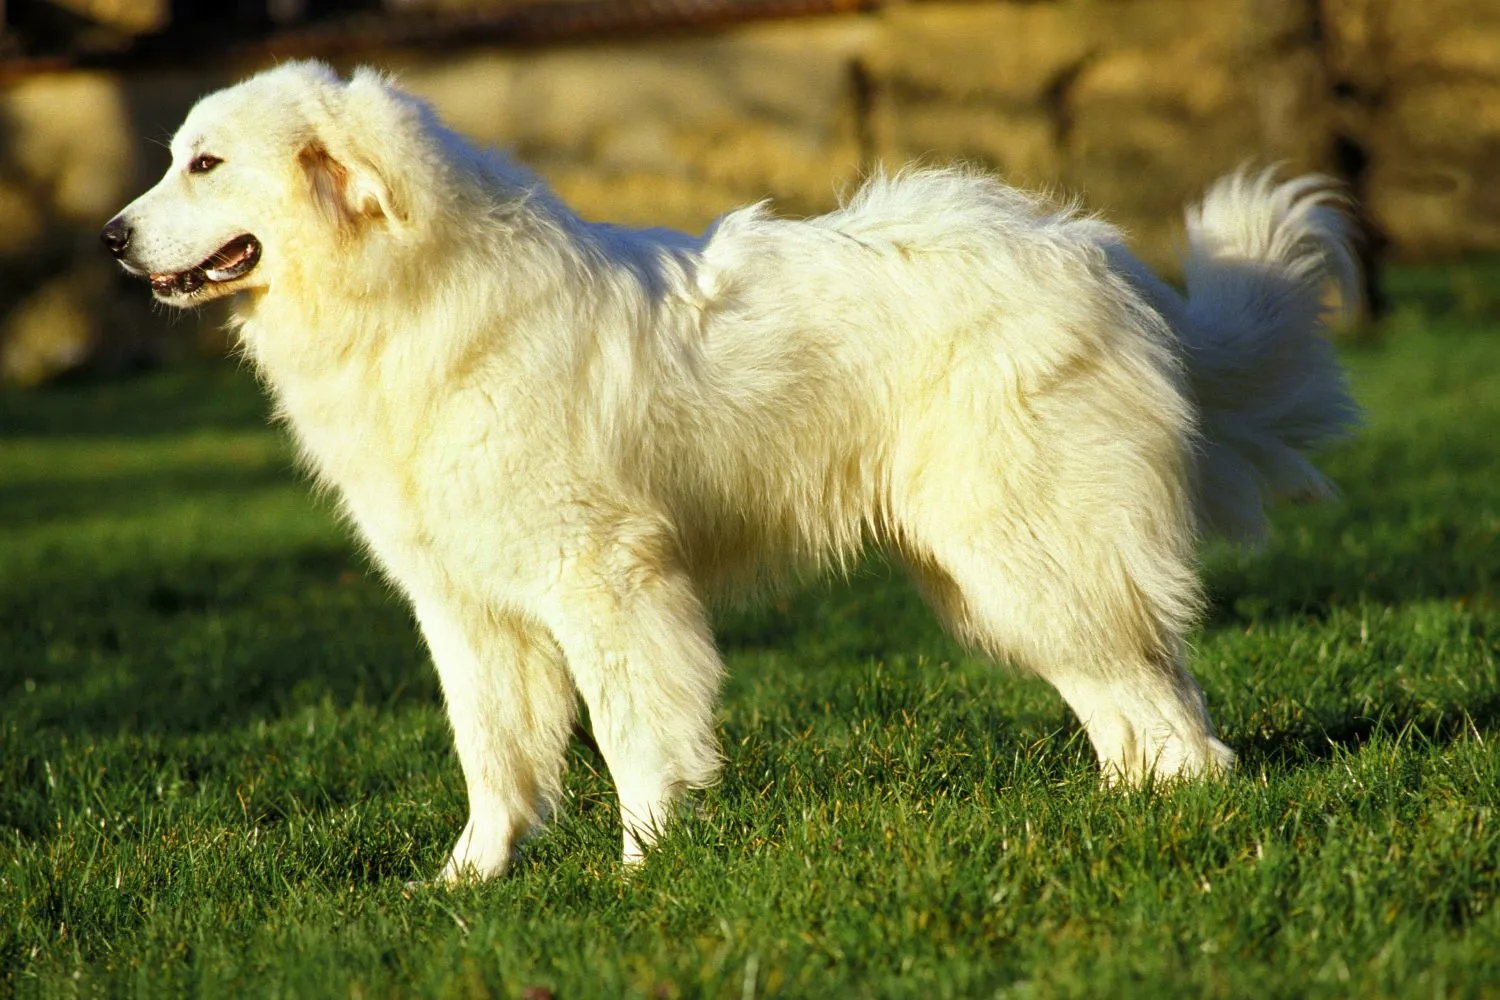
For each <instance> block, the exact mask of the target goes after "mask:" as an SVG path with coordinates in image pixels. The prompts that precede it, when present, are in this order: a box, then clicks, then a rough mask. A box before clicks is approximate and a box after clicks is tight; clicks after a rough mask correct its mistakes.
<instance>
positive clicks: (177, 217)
mask: <svg viewBox="0 0 1500 1000" xmlns="http://www.w3.org/2000/svg"><path fill="white" fill-rule="evenodd" d="M205 154H208V155H209V156H211V157H212V158H213V159H215V160H219V161H222V162H217V163H211V164H209V167H208V169H199V168H202V167H203V166H204V164H205V163H208V162H209V161H206V160H201V159H199V158H200V157H202V156H204V155H205ZM172 156H173V166H172V168H171V169H170V170H169V172H168V173H167V175H166V176H165V177H164V178H163V179H162V181H161V182H160V183H159V184H157V185H156V186H155V187H154V188H152V189H151V190H150V191H149V192H147V193H146V194H144V195H143V196H142V197H141V198H140V199H138V200H137V201H136V202H134V203H133V204H131V205H130V206H129V207H128V208H127V209H125V211H124V212H123V213H121V216H120V217H119V218H118V219H117V220H116V222H115V223H113V224H112V225H114V226H115V227H116V228H117V229H118V228H119V227H125V228H124V229H123V230H121V231H122V232H126V233H128V235H129V244H128V246H126V247H124V248H123V249H121V250H120V254H121V259H122V261H123V262H124V263H125V265H126V266H127V268H129V269H130V270H132V271H135V272H138V273H149V274H152V275H155V276H157V278H158V279H161V283H160V284H159V287H158V289H157V292H158V296H159V297H160V298H162V300H163V301H166V302H168V303H170V304H173V305H181V306H192V305H196V304H197V303H199V302H201V301H204V300H206V299H208V298H212V297H216V296H219V295H225V294H229V293H231V292H237V293H239V294H238V295H237V297H236V299H235V300H234V303H233V307H234V312H235V315H236V317H237V323H238V324H239V331H240V335H241V336H242V338H243V342H244V345H245V347H246V349H247V350H248V353H249V355H250V357H251V358H253V359H254V363H255V365H256V367H257V368H258V370H259V371H260V372H261V374H262V375H263V377H264V379H265V381H266V383H267V384H268V386H269V387H270V391H271V392H272V393H273V394H274V396H275V398H276V401H277V404H278V406H279V410H280V413H281V415H282V416H283V418H284V419H285V420H286V422H287V423H288V424H289V426H290V427H291V429H292V431H293V433H294V434H295V436H296V439H297V441H298V442H299V444H300V445H301V448H302V451H303V453H304V454H305V456H306V460H307V462H308V464H309V465H310V466H311V468H312V469H313V470H314V472H315V473H316V475H317V477H318V478H319V479H320V480H321V481H322V482H324V483H326V484H328V485H330V486H331V487H332V488H333V489H334V491H335V492H336V494H337V496H338V497H339V499H340V502H341V504H342V506H343V509H344V510H345V511H346V512H347V514H348V516H349V518H350V520H351V521H353V523H354V524H355V525H356V526H357V528H358V530H359V533H360V534H361V536H362V537H363V538H364V540H365V542H366V543H367V544H368V546H369V548H370V550H371V552H372V553H373V554H374V557H375V559H376V560H377V561H378V562H379V564H380V566H381V567H382V568H383V569H384V570H385V572H386V573H387V574H388V575H389V577H390V579H391V580H393V581H394V582H395V584H396V585H397V586H399V587H400V588H401V590H402V591H403V592H404V593H405V594H406V595H407V596H408V597H409V598H410V600H411V602H412V605H413V607H414V608H415V611H416V616H417V619H418V621H419V623H420V625H421V628H422V632H423V634H424V635H425V637H426V640H427V643H428V646H429V647H430V649H431V652H432V656H433V659H434V661H435V663H436V665H437V669H438V673H439V675H440V676H441V678H442V685H443V690H444V694H445V697H446V700H447V704H448V710H449V713H450V716H451V719H452V724H453V731H454V737H455V740H456V743H457V748H458V754H459V757H460V760H461V761H462V764H463V770H464V776H465V779H466V781H467V784H468V792H469V799H470V808H471V813H470V818H469V822H468V825H467V826H466V827H465V828H464V831H463V833H462V835H461V836H460V837H459V840H458V843H457V844H456V846H455V847H454V849H453V853H452V857H451V859H450V860H449V862H448V865H447V867H446V868H445V870H444V876H445V877H447V878H456V877H460V876H462V875H465V874H477V875H481V876H487V875H492V874H495V873H497V872H499V871H501V870H502V869H503V868H504V867H505V865H506V863H507V860H508V859H509V857H510V855H511V852H512V850H513V848H514V846H515V844H516V841H517V839H518V838H519V837H520V836H521V835H522V834H523V833H524V832H525V831H526V830H527V829H528V828H530V827H531V826H533V825H534V824H537V823H539V822H540V821H542V819H543V818H544V817H545V815H546V812H547V809H548V807H549V806H550V805H551V804H553V803H554V802H555V801H556V799H557V798H558V796H559V793H560V788H561V784H560V769H561V767H562V762H563V756H564V747H565V744H566V742H567V740H568V738H569V733H570V728H571V725H572V722H573V718H574V709H575V703H576V699H577V697H578V696H580V695H581V696H582V698H583V700H584V701H585V702H586V703H587V705H588V707H589V713H590V716H591V718H592V720H593V724H594V726H595V736H596V738H597V740H598V743H599V746H600V749H601V750H602V752H603V754H604V756H605V758H606V760H607V761H608V763H609V767H610V770H611V773H612V775H613V777H614V779H615V781H616V783H617V786H618V790H619V797H620V808H621V815H622V818H623V821H624V855H625V858H626V860H627V861H634V860H637V859H639V857H640V854H641V851H642V849H643V848H644V847H646V846H647V845H649V843H650V842H651V841H652V840H653V839H654V836H655V831H656V830H657V829H658V828H659V825H660V823H661V822H662V821H664V820H665V819H666V818H667V817H668V815H669V813H670V811H671V808H672V804H673V801H674V800H675V799H676V798H677V797H678V795H679V794H680V793H681V791H682V790H683V789H684V788H687V787H690V786H699V785H704V784H707V783H709V782H711V781H712V780H713V778H714V775H715V773H716V771H717V769H718V766H719V754H718V750H717V744H716V740H715V735H714V708H715V699H716V696H717V692H718V689H719V683H720V678H721V675H722V673H723V667H722V665H721V662H720V659H719V656H718V654H717V652H716V651H715V648H714V642H713V638H712V636H711V635H710V632H709V625H708V617H707V614H706V611H705V606H706V605H707V604H709V603H710V602H712V601H714V600H716V599H719V598H722V597H724V596H726V595H728V596H735V595H754V594H756V593H759V592H762V591H764V590H766V589H767V588H768V587H774V586H775V585H777V584H778V583H779V582H781V581H785V580H787V579H788V578H789V577H795V576H797V575H798V574H802V573H807V572H815V571H818V570H822V569H824V568H826V567H829V566H841V565H845V564H847V563H848V561H849V560H850V559H852V558H854V557H855V556H856V555H857V554H858V553H859V552H860V551H861V550H862V549H863V548H864V547H865V546H866V545H868V544H871V543H874V544H876V545H880V546H883V547H885V548H886V549H888V550H890V551H891V552H893V553H895V554H896V556H897V557H898V558H900V559H901V560H902V561H904V562H905V564H906V565H907V566H908V567H909V568H910V570H911V572H912V574H913V576H914V577H915V578H916V580H917V581H918V583H919V584H920V586H921V589H922V591H923V593H924V594H925V595H926V596H927V598H928V600H929V601H930V602H931V603H932V606H933V608H934V609H935V610H936V611H937V613H938V614H939V615H940V616H941V617H942V618H943V620H944V621H945V622H946V623H947V624H948V625H949V626H950V627H951V628H952V629H953V630H954V631H955V632H956V633H957V634H959V635H961V636H962V637H964V638H965V639H966V640H968V641H970V642H972V643H974V644H975V645H977V646H980V647H982V648H984V649H985V650H987V651H989V652H990V653H992V654H993V655H994V656H996V657H997V658H1000V659H1004V660H1009V661H1011V662H1013V663H1016V664H1019V665H1021V666H1023V667H1025V668H1027V669H1030V670H1033V671H1035V672H1036V673H1038V674H1040V675H1041V676H1043V677H1045V678H1046V679H1047V680H1049V681H1050V682H1052V683H1053V684H1054V685H1056V687H1057V689H1058V690H1059V691H1060V692H1061V693H1062V695H1063V697H1064V698H1066V699H1067V701H1068V703H1069V704H1070V705H1071V706H1072V707H1073V709H1074V710H1075V711H1076V712H1077V713H1078V716H1079V718H1080V719H1081V720H1082V721H1083V724H1084V725H1085V726H1086V727H1087V730H1088V735H1089V738H1090V739H1091V740H1092V742H1093V745H1094V748H1095V749H1096V750H1097V752H1098V756H1099V759H1100V762H1101V764H1102V766H1103V768H1104V771H1105V774H1106V775H1107V776H1108V777H1110V778H1111V779H1113V780H1124V781H1127V782H1139V781H1141V780H1142V779H1143V778H1144V777H1145V776H1146V775H1148V774H1154V775H1156V776H1157V777H1174V776H1192V775H1201V774H1207V773H1213V772H1217V771H1219V770H1221V769H1223V768H1226V767H1228V766H1229V765H1230V764H1231V762H1232V760H1233V755H1232V754H1231V752H1230V751H1229V750H1228V749H1227V748H1226V747H1225V746H1224V745H1223V744H1222V743H1220V742H1219V741H1218V740H1217V739H1215V738H1214V734H1213V730H1212V727H1211V725H1210V723H1209V719H1208V715H1207V712H1206V709H1205V703H1204V699H1203V696H1202V694H1201V693H1200V692H1199V689H1198V686H1197V685H1196V684H1195V683H1194V682H1193V680H1192V678H1191V677H1189V675H1188V674H1187V672H1186V670H1185V669H1184V653H1183V633H1184V630H1185V629H1187V628H1188V627H1189V626H1190V624H1191V623H1192V622H1193V620H1194V616H1195V615H1196V614H1197V612H1198V610H1199V604H1200V590H1199V584H1198V581H1197V576H1196V572H1195V545H1196V542H1197V540H1198V539H1199V537H1200V536H1201V535H1202V534H1204V533H1207V532H1222V533H1225V534H1228V535H1231V536H1234V537H1237V538H1246V539H1254V538H1257V537H1259V536H1260V535H1261V534H1262V533H1263V532H1264V530H1265V516H1264V513H1263V504H1264V501H1265V500H1267V499H1268V498H1270V497H1273V496H1276V495H1290V496H1309V495H1310V496H1316V495H1319V494H1322V493H1324V492H1326V491H1327V489H1328V487H1327V484H1326V483H1325V481H1324V480H1323V478H1322V477H1321V476H1320V475H1319V474H1318V473H1317V471H1316V470H1315V469H1314V468H1313V467H1312V466H1311V465H1310V464H1309V462H1308V460H1307V459H1306V457H1305V456H1304V454H1303V452H1304V451H1305V450H1306V449H1309V448H1313V447H1315V446H1317V445H1318V444H1320V443H1322V442H1324V441H1326V440H1328V439H1330V438H1332V437H1334V436H1336V435H1337V434H1339V433H1340V431H1341V429H1342V428H1343V427H1344V425H1345V424H1346V423H1348V422H1349V421H1350V419H1351V418H1352V417H1353V415H1354V408H1353V405H1352V403H1351V402H1350V400H1349V398H1348V396H1347V394H1346V392H1345V389H1344V383H1343V378H1342V375H1341V373H1340V371H1339V368H1338V366H1337V363H1336V361H1335V360H1334V358H1333V355H1332V353H1331V351H1330V350H1329V348H1328V346H1327V345H1326V344H1325V343H1324V342H1323V341H1322V340H1321V339H1320V315H1321V312H1322V295H1323V293H1324V291H1325V285H1326V283H1327V282H1328V280H1329V279H1330V278H1332V279H1337V280H1340V281H1342V282H1343V284H1344V294H1345V296H1346V297H1347V296H1348V295H1349V294H1350V290H1351V289H1352V284H1351V282H1350V279H1349V272H1350V262H1349V257H1348V251H1347V249H1346V242H1345V235H1346V234H1345V221H1344V219H1343V217H1342V215H1341V214H1340V213H1339V212H1338V211H1337V199H1336V197H1335V196H1334V195H1332V194H1331V193H1330V192H1329V189H1328V186H1327V185H1326V184H1325V183H1323V182H1322V181H1320V180H1318V179H1317V178H1302V179H1299V180H1294V181H1291V182H1289V183H1285V184H1280V185H1278V184H1277V183H1276V182H1275V181H1274V179H1273V178H1272V177H1271V176H1270V175H1260V176H1236V177H1231V178H1229V179H1227V180H1225V181H1222V182H1220V183H1219V184H1218V185H1217V186H1216V187H1214V188H1213V189H1212V190H1211V191H1210V192H1209V194H1208V196H1207V198H1206V199H1205V201H1204V202H1203V204H1202V205H1201V206H1199V207H1197V208H1195V209H1193V210H1191V211H1190V212H1189V215H1188V240H1189V248H1190V254H1189V257H1188V260H1187V283H1188V291H1189V294H1188V295H1187V297H1185V298H1184V297H1183V296H1182V295H1181V294H1180V293H1179V292H1177V291H1176V290H1175V289H1173V288H1172V287H1170V286H1168V285H1167V284H1165V283H1163V282H1162V281H1161V280H1160V279H1158V278H1157V277H1155V276H1154V275H1153V274H1151V273H1150V272H1149V271H1148V270H1147V269H1146V268H1145V267H1144V266H1143V265H1142V264H1140V263H1139V262H1138V261H1137V260H1136V259H1135V258H1134V257H1133V256H1132V255H1131V254H1130V253H1129V251H1128V250H1126V248H1125V247H1124V245H1123V243H1122V241H1121V237H1120V235H1119V234H1118V233H1117V232H1116V231H1115V230H1114V229H1112V228H1110V227H1109V226H1108V225H1106V224H1104V223H1102V222H1100V221H1097V220H1095V219H1091V218H1085V217H1081V216H1079V215H1078V214H1076V213H1075V212H1074V211H1072V210H1069V209H1066V208H1058V207H1055V206H1053V205H1050V204H1048V203H1046V202H1044V201H1043V200H1041V199H1038V198H1036V197H1033V196H1031V195H1028V194H1024V193H1022V192H1019V191H1016V190H1014V189H1012V188H1009V187H1007V186H1005V185H1003V184H1001V183H1000V182H998V181H996V180H994V179H992V178H989V177H985V176H979V175H976V174H973V173H969V172H963V171H957V170H920V171H912V172H908V173H903V174H901V175H899V176H895V177H887V176H876V177H875V178H874V179H872V180H871V181H870V182H869V183H867V184H866V185H865V186H864V187H863V188H862V189H861V190H860V191H859V192H858V193H857V194H855V195H854V197H853V198H852V199H851V200H850V201H849V202H848V204H846V205H845V206H844V207H843V208H841V209H839V210H838V211H835V212H833V213H831V214H829V215H825V216H822V217H819V218H815V219H808V220H785V219H778V218H776V217H774V216H772V215H771V214H770V212H769V211H768V210H767V209H766V208H765V207H764V206H754V207H751V208H747V209H743V210H740V211H737V212H734V213H731V214H729V215H727V216H725V217H724V218H723V219H722V220H721V221H720V222H719V223H718V224H717V225H715V226H714V227H713V228H712V229H711V230H710V232H708V233H707V234H706V235H705V236H703V237H702V238H694V237H689V236H686V235H681V234H678V233H673V232H667V231H659V230H644V231H638V230H630V229H623V228H617V227H613V226H606V225H597V224H593V223H588V222H585V221H583V220H582V219H580V218H578V217H577V216H576V215H574V214H573V213H572V212H571V211H569V210H568V209H567V208H566V207H565V206H564V205H562V204H561V203H560V202H559V201H558V200H557V199H556V198H555V197H554V196H553V195H552V194H551V193H549V191H548V190H547V188H546V187H545V186H544V185H543V184H542V183H541V182H540V181H539V180H538V179H536V178H535V177H534V176H532V175H531V174H529V173H527V172H526V171H524V170H523V169H521V168H519V167H517V166H516V165H514V164H513V163H511V162H510V161H508V160H507V159H505V158H504V157H502V156H500V155H499V154H496V153H493V152H488V151H480V150H477V149H475V148H473V147H472V146H470V145H469V144H467V143H466V142H465V141H464V140H463V139H461V138H460V137H459V136H457V135H455V134H453V133H452V132H450V131H448V130H447V129H445V128H444V127H443V126H442V125H441V124H440V123H439V122H438V120H437V119H436V117H435V116H434V114H433V113H432V112H431V110H430V109H429V108H427V107H426V106H425V105H423V104H422V103H420V102H418V101H416V100H414V99H413V98H411V97H409V96H407V95H405V94H403V93H402V92H400V91H399V90H397V89H395V88H394V87H393V86H392V85H391V84H390V83H389V82H388V81H387V80H385V79H384V78H382V77H381V76H379V75H377V74H375V73H373V72H369V71H360V72H357V73H356V74H355V75H354V77H353V79H352V80H350V81H348V82H347V83H346V82H343V81H341V80H340V79H338V78H337V77H336V76H335V75H334V74H333V73H332V72H331V71H330V70H328V69H327V68H326V67H323V66H320V65H317V64H312V63H297V64H291V65H286V66H282V67H279V68H277V69H274V70H271V71H270V72H267V73H264V74H262V75H260V76H257V77H254V78H253V79H251V80H249V81H247V82H245V83H243V84H240V85H239V86H237V87H234V88H231V89H229V90H226V91H222V92H220V93H217V94H213V95H211V96H209V97H207V98H205V99H204V100H203V101H202V102H200V103H199V104H198V106H197V107H196V108H194V109H193V111H192V112H191V114H190V115H189V116H188V118H187V121H186V122H185V123H184V124H183V126H182V128H181V130H180V131H179V132H178V133H177V136H176V138H175V139H174V140H173V142H172ZM247 234H248V235H253V236H254V237H255V239H256V241H257V242H258V245H259V247H260V249H261V257H260V259H259V262H258V264H257V265H256V266H255V267H254V268H253V269H252V270H250V271H249V272H248V273H245V274H242V275H238V276H235V277H233V278H232V279H230V280H220V281H208V282H206V283H203V284H202V286H201V287H197V288H190V287H188V286H182V287H179V288H174V287H172V285H171V278H172V276H173V275H175V274H178V273H186V272H190V271H191V269H193V268H194V267H195V266H196V265H198V264H199V262H207V263H212V261H214V260H215V259H221V258H215V257H214V255H215V253H216V251H218V250H219V248H220V247H222V246H224V245H226V244H227V243H228V244H231V245H234V244H232V241H233V240H235V239H236V238H237V237H243V236H245V235H247ZM221 257H222V255H221ZM200 270H201V269H200ZM162 276H166V278H165V279H162Z"/></svg>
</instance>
